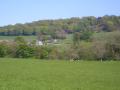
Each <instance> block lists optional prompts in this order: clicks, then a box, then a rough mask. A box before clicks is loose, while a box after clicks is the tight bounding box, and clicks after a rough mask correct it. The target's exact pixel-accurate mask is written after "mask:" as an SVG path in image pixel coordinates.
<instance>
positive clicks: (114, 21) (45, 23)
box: [0, 15, 120, 38]
mask: <svg viewBox="0 0 120 90" xmlns="http://www.w3.org/2000/svg"><path fill="white" fill-rule="evenodd" d="M119 25H120V16H113V15H111V16H108V15H106V16H103V17H98V18H97V17H93V16H89V17H83V18H77V17H75V18H70V19H58V20H41V21H35V22H32V23H26V24H16V25H8V26H4V27H0V35H1V36H18V35H19V36H21V35H26V36H31V35H37V34H38V33H42V34H43V35H51V37H55V36H58V38H59V35H57V34H56V35H55V32H58V33H59V34H61V31H65V32H66V33H67V34H70V33H74V32H81V31H89V30H90V31H94V32H101V31H104V32H111V31H115V30H120V27H119ZM60 38H61V37H60ZM62 38H63V36H62Z"/></svg>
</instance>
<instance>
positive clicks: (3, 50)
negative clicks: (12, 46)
mask: <svg viewBox="0 0 120 90" xmlns="http://www.w3.org/2000/svg"><path fill="white" fill-rule="evenodd" d="M7 54H8V47H7V45H5V44H4V43H0V57H5V56H7Z"/></svg>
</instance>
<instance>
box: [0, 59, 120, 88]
mask: <svg viewBox="0 0 120 90" xmlns="http://www.w3.org/2000/svg"><path fill="white" fill-rule="evenodd" d="M0 90H120V62H117V61H116V62H114V61H109V62H107V61H106V62H97V61H76V62H70V61H57V60H56V61H54V60H48V61H45V60H36V59H7V58H6V59H0Z"/></svg>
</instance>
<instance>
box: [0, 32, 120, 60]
mask: <svg viewBox="0 0 120 90" xmlns="http://www.w3.org/2000/svg"><path fill="white" fill-rule="evenodd" d="M84 35H85V37H83V36H84ZM88 35H89V36H87V37H86V33H85V34H82V35H81V33H79V32H77V33H74V34H73V42H72V43H71V44H66V45H54V44H52V45H41V46H37V45H36V43H35V42H34V41H32V42H30V43H28V42H27V41H25V40H24V38H22V37H17V38H16V39H15V40H14V41H13V42H9V41H3V42H0V57H12V58H38V59H46V60H54V59H55V60H98V61H103V60H120V31H114V32H106V33H105V32H102V33H94V34H88ZM83 38H85V39H84V40H83Z"/></svg>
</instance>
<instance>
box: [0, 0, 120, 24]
mask: <svg viewBox="0 0 120 90" xmlns="http://www.w3.org/2000/svg"><path fill="white" fill-rule="evenodd" d="M103 15H120V0H0V26H4V25H8V24H15V23H25V22H32V21H37V20H43V19H59V18H70V17H83V16H103Z"/></svg>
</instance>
